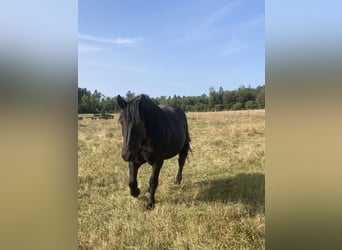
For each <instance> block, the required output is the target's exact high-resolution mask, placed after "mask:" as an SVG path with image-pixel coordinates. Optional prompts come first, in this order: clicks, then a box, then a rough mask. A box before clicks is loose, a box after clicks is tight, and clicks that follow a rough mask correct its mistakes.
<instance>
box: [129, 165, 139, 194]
mask: <svg viewBox="0 0 342 250" xmlns="http://www.w3.org/2000/svg"><path fill="white" fill-rule="evenodd" d="M140 166H141V164H140V163H134V162H130V163H129V165H128V167H129V180H128V185H129V188H130V192H131V195H132V196H134V197H137V196H138V195H139V194H140V189H139V188H138V181H137V176H138V169H139V167H140Z"/></svg>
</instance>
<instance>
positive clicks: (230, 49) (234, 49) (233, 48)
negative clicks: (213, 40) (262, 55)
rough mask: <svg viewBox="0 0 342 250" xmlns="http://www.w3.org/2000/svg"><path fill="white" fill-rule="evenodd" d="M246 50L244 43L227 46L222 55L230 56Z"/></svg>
mask: <svg viewBox="0 0 342 250" xmlns="http://www.w3.org/2000/svg"><path fill="white" fill-rule="evenodd" d="M245 48H246V45H244V44H242V43H233V44H230V45H229V46H227V48H226V49H224V51H223V52H222V53H221V56H229V55H231V54H234V53H236V52H238V51H240V50H242V49H245Z"/></svg>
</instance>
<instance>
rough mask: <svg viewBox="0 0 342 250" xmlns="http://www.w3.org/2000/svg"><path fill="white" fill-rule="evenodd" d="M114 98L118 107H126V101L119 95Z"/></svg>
mask: <svg viewBox="0 0 342 250" xmlns="http://www.w3.org/2000/svg"><path fill="white" fill-rule="evenodd" d="M116 100H117V102H118V104H119V106H120V108H122V109H125V108H126V107H127V102H126V101H125V100H124V99H123V98H122V97H121V96H120V95H118V96H117V97H116Z"/></svg>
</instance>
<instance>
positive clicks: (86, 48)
mask: <svg viewBox="0 0 342 250" xmlns="http://www.w3.org/2000/svg"><path fill="white" fill-rule="evenodd" d="M101 50H102V49H101V48H100V47H96V46H89V45H84V44H79V45H78V51H79V52H85V53H88V52H98V51H101Z"/></svg>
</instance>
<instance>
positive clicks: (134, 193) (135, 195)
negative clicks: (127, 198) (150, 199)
mask: <svg viewBox="0 0 342 250" xmlns="http://www.w3.org/2000/svg"><path fill="white" fill-rule="evenodd" d="M139 194H140V189H139V188H137V189H136V190H131V195H132V196H133V197H138V196H139Z"/></svg>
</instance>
